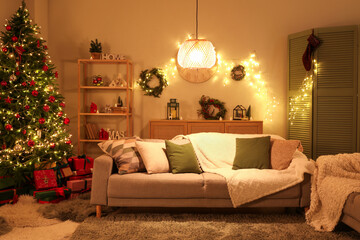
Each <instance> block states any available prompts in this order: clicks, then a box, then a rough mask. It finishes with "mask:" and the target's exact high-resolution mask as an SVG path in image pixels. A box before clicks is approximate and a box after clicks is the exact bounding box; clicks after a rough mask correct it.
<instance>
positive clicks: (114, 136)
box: [108, 130, 125, 140]
mask: <svg viewBox="0 0 360 240" xmlns="http://www.w3.org/2000/svg"><path fill="white" fill-rule="evenodd" d="M108 134H109V140H113V139H117V140H119V139H121V138H123V137H125V131H114V130H111V131H110V130H108Z"/></svg>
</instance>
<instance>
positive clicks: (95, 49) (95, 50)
mask: <svg viewBox="0 0 360 240" xmlns="http://www.w3.org/2000/svg"><path fill="white" fill-rule="evenodd" d="M89 52H90V53H91V59H100V57H101V52H102V46H101V43H100V42H98V40H97V39H95V41H94V40H91V42H90V49H89Z"/></svg>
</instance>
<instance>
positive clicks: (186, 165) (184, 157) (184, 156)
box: [165, 140, 201, 173]
mask: <svg viewBox="0 0 360 240" xmlns="http://www.w3.org/2000/svg"><path fill="white" fill-rule="evenodd" d="M165 145H166V154H167V156H168V159H169V164H170V169H171V172H172V173H201V169H200V166H199V163H198V161H197V158H196V155H195V151H194V148H193V146H192V144H191V143H187V144H183V145H178V144H175V143H172V142H170V141H168V140H166V141H165Z"/></svg>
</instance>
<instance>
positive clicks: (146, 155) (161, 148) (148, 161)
mask: <svg viewBox="0 0 360 240" xmlns="http://www.w3.org/2000/svg"><path fill="white" fill-rule="evenodd" d="M136 148H137V149H138V151H139V153H140V155H141V158H142V160H143V162H144V165H145V168H146V171H147V172H148V173H167V172H169V171H170V168H169V161H168V159H167V157H166V154H165V142H164V141H163V142H139V141H137V142H136Z"/></svg>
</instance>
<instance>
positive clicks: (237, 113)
mask: <svg viewBox="0 0 360 240" xmlns="http://www.w3.org/2000/svg"><path fill="white" fill-rule="evenodd" d="M245 119H246V120H247V118H246V108H245V107H244V106H243V105H237V106H236V107H235V108H234V109H233V120H245Z"/></svg>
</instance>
